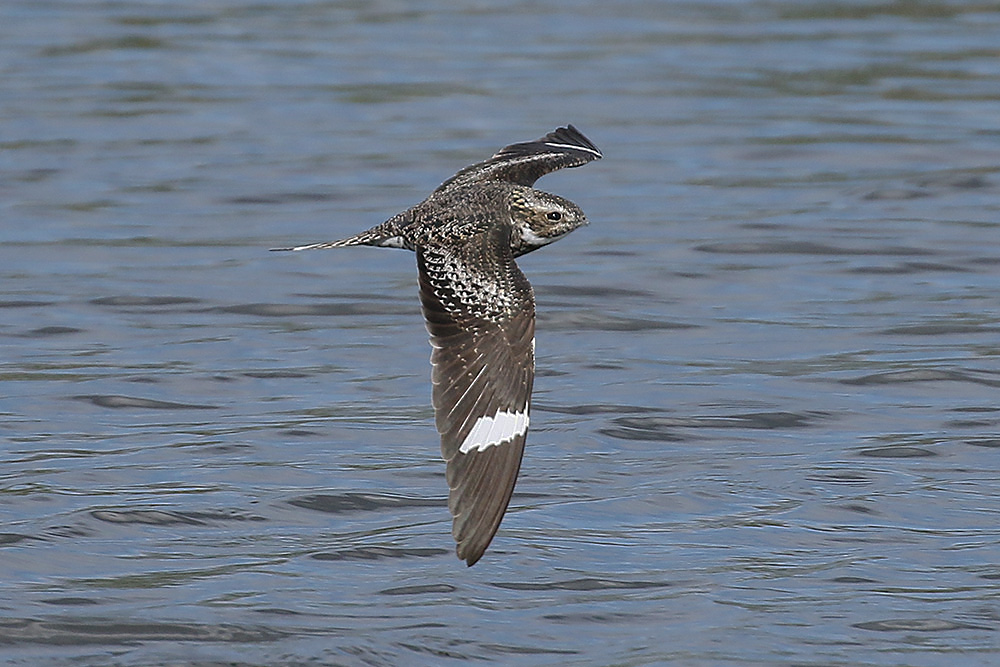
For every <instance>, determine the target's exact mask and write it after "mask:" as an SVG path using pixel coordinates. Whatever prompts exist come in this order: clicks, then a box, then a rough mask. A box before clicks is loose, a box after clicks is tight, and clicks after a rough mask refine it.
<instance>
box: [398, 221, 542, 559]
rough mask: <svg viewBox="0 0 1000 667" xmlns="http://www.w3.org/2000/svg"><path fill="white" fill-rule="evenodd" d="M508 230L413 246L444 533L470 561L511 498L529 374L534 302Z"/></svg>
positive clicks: (524, 430)
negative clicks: (442, 477) (441, 464)
mask: <svg viewBox="0 0 1000 667" xmlns="http://www.w3.org/2000/svg"><path fill="white" fill-rule="evenodd" d="M510 234H511V227H510V225H509V223H506V222H499V223H498V224H496V225H494V226H492V227H491V228H490V229H488V230H486V231H483V232H481V233H479V234H477V235H476V236H474V237H472V238H471V239H469V240H467V241H466V242H465V243H462V244H453V245H447V246H425V247H420V248H418V249H417V267H418V270H419V273H420V301H421V304H422V306H423V312H424V317H425V319H426V321H427V330H428V331H429V332H430V335H431V345H432V347H433V352H432V353H431V364H432V365H433V373H432V382H433V386H434V389H433V400H434V414H435V418H436V422H437V428H438V432H440V434H441V453H442V455H443V456H444V459H445V460H446V461H447V462H448V469H447V478H448V486H449V488H450V490H451V491H450V494H449V497H448V508H449V509H450V510H451V513H452V516H453V517H454V522H453V525H452V534H453V536H454V538H455V542H456V545H457V546H456V550H457V553H458V557H459V558H461V559H463V560H464V561H465V562H466V563H467V564H468V565H470V566H471V565H474V564H475V563H476V561H478V560H479V558H480V557H481V556H482V555H483V552H484V551H486V547H487V546H488V545H489V543H490V540H492V539H493V535H494V534H495V533H496V531H497V528H498V527H499V525H500V521H501V519H503V515H504V512H505V511H506V509H507V504H508V503H509V502H510V496H511V493H512V492H513V490H514V483H515V482H516V481H517V473H518V470H519V468H520V466H521V455H522V453H523V452H524V441H525V436H526V435H527V432H528V412H529V408H530V403H531V388H532V384H533V382H534V376H535V350H534V348H535V340H534V338H535V300H534V296H533V294H532V290H531V285H530V284H529V283H528V280H527V278H525V277H524V274H523V273H521V270H520V269H519V268H518V267H517V264H515V263H514V258H513V256H512V254H511V250H510Z"/></svg>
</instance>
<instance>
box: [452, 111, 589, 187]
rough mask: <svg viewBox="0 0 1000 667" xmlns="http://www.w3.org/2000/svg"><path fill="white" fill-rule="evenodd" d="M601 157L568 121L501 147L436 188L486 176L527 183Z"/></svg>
mask: <svg viewBox="0 0 1000 667" xmlns="http://www.w3.org/2000/svg"><path fill="white" fill-rule="evenodd" d="M601 157H603V156H602V155H601V151H600V150H598V148H597V146H595V145H594V144H593V143H591V141H590V139H588V138H587V137H585V136H583V133H582V132H580V131H579V130H577V129H576V128H575V127H573V126H572V125H567V126H566V127H560V128H559V129H557V130H554V131H552V132H549V133H548V134H546V135H545V136H544V137H542V138H541V139H538V140H536V141H527V142H524V143H520V144H511V145H510V146H507V147H506V148H503V149H501V150H500V151H499V152H498V153H497V154H496V155H494V156H493V157H491V158H490V159H489V160H486V161H485V162H480V163H478V164H474V165H472V166H471V167H466V168H465V169H463V170H462V171H460V172H458V173H457V174H455V175H454V176H452V177H451V178H450V179H448V180H447V181H445V182H444V183H443V184H442V185H441V187H439V188H438V190H442V189H444V188H446V187H448V186H450V185H452V184H455V183H468V182H472V181H487V180H494V181H507V182H510V183H517V184H519V185H526V186H529V187H530V186H532V185H534V184H535V181H537V180H538V179H539V178H541V177H542V176H544V175H545V174H548V173H551V172H553V171H556V170H557V169H563V168H565V167H579V166H580V165H583V164H587V163H588V162H590V161H591V160H599V159H600V158H601Z"/></svg>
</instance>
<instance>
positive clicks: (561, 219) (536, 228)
mask: <svg viewBox="0 0 1000 667" xmlns="http://www.w3.org/2000/svg"><path fill="white" fill-rule="evenodd" d="M510 212H511V220H512V221H513V223H514V233H513V235H512V237H511V249H512V250H513V251H514V255H515V256H519V255H523V254H525V253H528V252H531V251H532V250H537V249H538V248H541V247H542V246H544V245H548V244H549V243H552V242H553V241H556V240H558V239H561V238H562V237H563V236H566V235H567V234H569V233H570V232H571V231H573V230H574V229H576V228H577V227H582V226H583V225H585V224H587V217H586V216H585V215H584V214H583V211H581V210H580V207H579V206H577V205H576V204H574V203H573V202H571V201H569V200H568V199H563V198H562V197H559V196H557V195H553V194H549V193H548V192H542V191H541V190H535V189H532V188H524V189H523V190H522V189H520V188H519V189H518V191H516V192H514V193H513V194H512V195H511V204H510Z"/></svg>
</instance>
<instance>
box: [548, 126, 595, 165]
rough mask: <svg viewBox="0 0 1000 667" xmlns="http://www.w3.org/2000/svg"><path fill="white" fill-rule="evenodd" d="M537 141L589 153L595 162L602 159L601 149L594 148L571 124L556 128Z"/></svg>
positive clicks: (592, 143)
mask: <svg viewBox="0 0 1000 667" xmlns="http://www.w3.org/2000/svg"><path fill="white" fill-rule="evenodd" d="M539 141H542V142H545V143H557V144H560V145H563V146H567V147H570V148H577V149H579V150H583V151H586V152H588V153H591V154H592V155H593V156H594V159H597V160H600V159H601V158H602V157H604V154H603V153H601V149H600V148H598V147H597V146H595V145H594V142H592V141H591V140H590V139H588V138H587V137H586V136H584V134H583V132H581V131H580V130H578V129H576V126H574V125H573V124H572V123H568V124H567V125H566V126H565V127H559V128H556V129H555V130H553V131H552V132H549V133H548V134H546V135H545V136H544V137H542V138H541V139H539Z"/></svg>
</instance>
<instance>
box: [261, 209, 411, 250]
mask: <svg viewBox="0 0 1000 667" xmlns="http://www.w3.org/2000/svg"><path fill="white" fill-rule="evenodd" d="M405 213H407V212H404V213H401V214H400V215H397V216H395V217H393V218H390V219H389V220H386V221H385V222H383V223H382V224H381V225H377V226H375V227H372V228H371V229H368V230H365V231H363V232H361V233H360V234H355V235H354V236H351V237H348V238H346V239H340V240H339V241H324V242H322V243H309V244H306V245H297V246H292V247H290V248H271V250H276V251H285V250H291V251H295V250H323V249H326V248H346V247H348V246H356V245H372V246H380V247H384V248H385V247H387V248H408V247H409V245H408V244H407V242H406V241H404V239H403V237H402V236H401V235H400V234H401V232H402V228H403V225H401V224H400V222H399V221H400V219H401V218H402V216H403V215H404V214H405Z"/></svg>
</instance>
